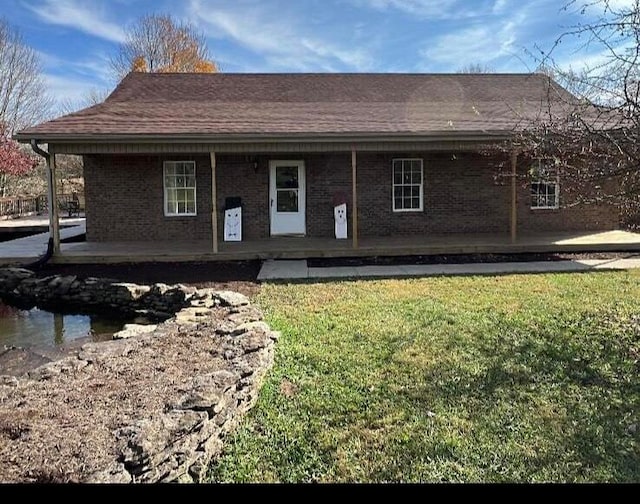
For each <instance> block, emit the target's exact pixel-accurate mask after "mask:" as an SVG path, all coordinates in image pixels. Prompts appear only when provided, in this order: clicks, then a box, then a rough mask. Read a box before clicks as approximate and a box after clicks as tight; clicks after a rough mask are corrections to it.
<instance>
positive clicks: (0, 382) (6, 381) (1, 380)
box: [0, 375, 18, 387]
mask: <svg viewBox="0 0 640 504" xmlns="http://www.w3.org/2000/svg"><path fill="white" fill-rule="evenodd" d="M0 386H5V387H17V386H18V379H17V378H16V377H15V376H9V375H0Z"/></svg>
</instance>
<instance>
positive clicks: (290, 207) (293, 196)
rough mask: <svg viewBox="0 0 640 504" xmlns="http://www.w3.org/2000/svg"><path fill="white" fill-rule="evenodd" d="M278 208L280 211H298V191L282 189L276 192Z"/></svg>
mask: <svg viewBox="0 0 640 504" xmlns="http://www.w3.org/2000/svg"><path fill="white" fill-rule="evenodd" d="M276 200H277V201H276V210H277V211H278V212H297V211H298V191H297V190H291V191H286V190H285V191H282V190H279V191H278V192H277V193H276Z"/></svg>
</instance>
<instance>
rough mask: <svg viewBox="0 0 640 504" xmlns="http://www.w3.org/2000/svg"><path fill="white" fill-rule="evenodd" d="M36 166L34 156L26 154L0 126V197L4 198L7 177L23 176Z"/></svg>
mask: <svg viewBox="0 0 640 504" xmlns="http://www.w3.org/2000/svg"><path fill="white" fill-rule="evenodd" d="M37 164H38V161H37V160H36V159H35V157H34V156H31V155H30V154H28V153H26V152H25V151H24V150H23V149H21V148H20V146H19V145H18V142H16V141H15V140H13V139H11V136H10V135H9V129H8V128H7V127H6V126H2V125H0V197H2V198H4V197H5V196H6V189H7V183H6V182H7V176H8V175H24V174H26V173H28V172H30V171H31V170H33V168H35V166H36V165H37Z"/></svg>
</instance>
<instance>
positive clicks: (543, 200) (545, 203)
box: [531, 159, 560, 209]
mask: <svg viewBox="0 0 640 504" xmlns="http://www.w3.org/2000/svg"><path fill="white" fill-rule="evenodd" d="M531 175H532V181H531V208H537V209H545V208H546V209H553V208H558V207H559V203H560V201H559V199H560V184H559V183H558V170H557V169H556V167H555V166H553V165H552V164H551V163H549V162H545V161H543V160H540V159H539V160H538V161H537V162H536V163H535V164H534V165H533V166H532V167H531Z"/></svg>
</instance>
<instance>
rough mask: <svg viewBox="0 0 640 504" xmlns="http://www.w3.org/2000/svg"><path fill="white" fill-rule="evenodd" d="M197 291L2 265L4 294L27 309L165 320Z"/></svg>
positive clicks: (0, 288) (0, 282)
mask: <svg viewBox="0 0 640 504" xmlns="http://www.w3.org/2000/svg"><path fill="white" fill-rule="evenodd" d="M194 291H195V289H194V288H188V287H185V286H183V285H171V286H170V285H165V284H162V283H156V284H153V285H151V286H149V285H138V284H132V283H126V282H119V281H117V280H110V279H108V278H93V277H89V278H84V279H82V278H77V277H76V276H74V275H69V276H59V275H53V276H48V277H44V278H37V277H36V276H35V274H34V273H33V272H32V271H30V270H27V269H22V268H4V269H0V298H1V299H4V300H6V301H7V302H9V303H10V304H14V305H16V306H18V307H20V308H24V309H29V308H32V307H34V306H38V307H39V308H44V309H52V310H58V309H64V310H65V311H68V310H74V309H76V310H82V311H84V312H87V311H101V312H109V311H111V312H118V313H119V314H121V315H125V316H132V315H144V316H147V317H150V318H152V319H158V320H165V319H168V318H169V317H171V316H172V315H173V314H174V313H176V312H177V311H179V310H181V309H182V308H185V307H187V306H189V300H188V299H187V298H188V297H189V295H191V294H193V293H194Z"/></svg>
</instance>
